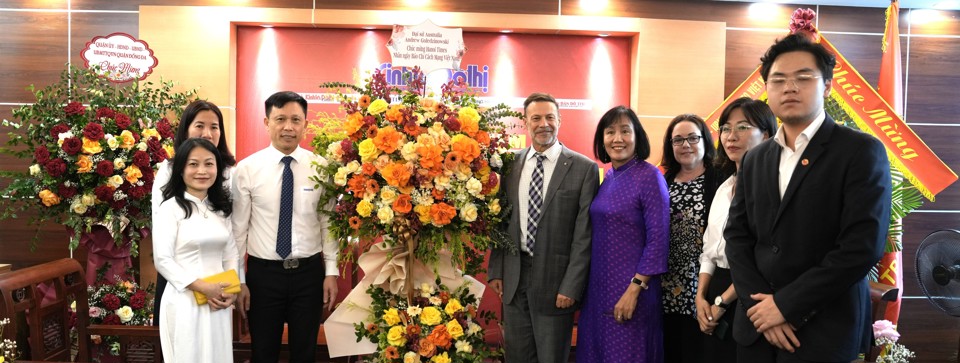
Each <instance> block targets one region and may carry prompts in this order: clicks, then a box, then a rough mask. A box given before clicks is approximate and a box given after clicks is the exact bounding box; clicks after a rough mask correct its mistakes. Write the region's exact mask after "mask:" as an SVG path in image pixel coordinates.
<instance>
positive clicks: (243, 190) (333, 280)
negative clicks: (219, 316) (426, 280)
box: [233, 92, 338, 362]
mask: <svg viewBox="0 0 960 363" xmlns="http://www.w3.org/2000/svg"><path fill="white" fill-rule="evenodd" d="M265 108H266V115H267V116H266V117H265V118H264V119H263V124H264V126H266V128H267V132H268V133H269V135H270V144H271V145H270V146H269V147H267V148H265V149H263V150H260V151H258V152H256V153H254V154H253V155H250V156H249V157H247V158H246V159H244V160H242V161H240V163H238V164H237V167H236V170H235V174H234V181H233V198H234V199H233V211H234V212H233V234H234V237H235V238H236V241H237V248H239V249H240V257H241V264H240V266H244V263H243V257H244V255H247V256H248V258H247V261H246V266H247V268H246V273H245V274H244V273H242V271H241V273H240V281H241V290H240V296H239V298H238V299H237V308H238V309H239V310H240V314H241V315H242V316H244V317H245V318H247V319H248V322H249V325H250V338H251V348H252V351H253V352H252V353H253V357H252V358H253V359H252V361H254V362H276V361H277V360H278V359H279V356H280V346H281V339H282V336H283V327H284V323H286V324H287V337H288V339H287V341H288V344H289V347H290V361H291V362H313V361H315V358H314V357H315V354H316V353H315V350H316V342H317V331H318V330H319V327H320V318H321V304H322V305H323V307H326V308H327V309H332V308H333V305H334V300H335V299H336V297H337V273H338V271H337V243H336V241H334V240H333V239H332V238H331V237H330V235H329V234H328V231H327V217H326V216H324V215H322V214H320V213H318V212H317V203H318V201H319V199H320V196H321V194H322V191H320V190H316V189H314V184H315V183H314V182H313V181H311V180H310V177H311V176H313V175H315V173H316V172H315V170H314V167H313V163H314V162H317V163H325V162H326V161H325V160H323V158H322V157H320V156H318V155H315V154H314V153H312V152H310V151H307V150H305V149H303V148H301V147H300V146H299V145H300V140H301V139H302V138H303V134H304V131H305V129H306V123H307V120H306V113H307V101H306V100H305V99H304V98H303V97H301V96H300V95H298V94H296V93H294V92H277V93H274V94H273V95H271V96H270V97H269V98H267V100H266V102H265ZM241 270H243V269H241Z"/></svg>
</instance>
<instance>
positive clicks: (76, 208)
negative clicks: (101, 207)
mask: <svg viewBox="0 0 960 363" xmlns="http://www.w3.org/2000/svg"><path fill="white" fill-rule="evenodd" d="M70 210H71V211H73V213H76V214H84V213H86V212H87V206H86V205H84V204H83V202H82V201H81V200H80V198H74V200H73V203H70Z"/></svg>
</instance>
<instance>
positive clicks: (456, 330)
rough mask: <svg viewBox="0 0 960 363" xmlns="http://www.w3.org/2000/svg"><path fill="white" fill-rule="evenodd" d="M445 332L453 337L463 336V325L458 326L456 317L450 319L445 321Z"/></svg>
mask: <svg viewBox="0 0 960 363" xmlns="http://www.w3.org/2000/svg"><path fill="white" fill-rule="evenodd" d="M447 308H448V309H449V308H450V304H447ZM447 333H450V337H451V338H453V339H458V338H460V337H462V336H463V327H462V326H460V323H458V322H457V320H456V319H453V320H450V322H449V323H447Z"/></svg>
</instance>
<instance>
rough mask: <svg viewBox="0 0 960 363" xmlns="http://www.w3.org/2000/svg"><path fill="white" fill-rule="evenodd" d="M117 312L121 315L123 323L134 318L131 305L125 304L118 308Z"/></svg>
mask: <svg viewBox="0 0 960 363" xmlns="http://www.w3.org/2000/svg"><path fill="white" fill-rule="evenodd" d="M115 312H116V313H117V316H119V317H120V322H121V323H127V322H128V321H130V319H133V309H131V308H130V307H129V306H123V307H121V308H119V309H117V311H115Z"/></svg>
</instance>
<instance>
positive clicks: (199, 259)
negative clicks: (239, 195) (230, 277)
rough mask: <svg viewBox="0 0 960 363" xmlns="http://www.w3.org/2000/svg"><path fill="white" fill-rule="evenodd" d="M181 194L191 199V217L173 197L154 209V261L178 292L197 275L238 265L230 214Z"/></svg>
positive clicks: (188, 199)
mask: <svg viewBox="0 0 960 363" xmlns="http://www.w3.org/2000/svg"><path fill="white" fill-rule="evenodd" d="M183 197H184V199H186V200H187V202H188V204H189V202H193V203H192V204H191V208H193V210H192V212H191V214H190V218H186V213H185V212H184V211H183V208H181V207H180V204H177V201H176V200H175V199H174V198H170V199H168V200H166V201H165V202H164V203H162V204H161V205H160V207H159V208H157V210H155V211H153V222H154V231H153V260H154V264H155V265H156V267H157V271H159V272H160V274H161V275H163V277H165V278H166V279H167V282H169V283H170V285H171V286H173V287H174V288H175V289H176V290H177V291H180V292H183V291H186V289H187V286H189V285H190V284H192V283H193V282H194V281H196V280H197V279H199V278H202V277H207V276H210V275H213V274H217V273H220V272H223V271H227V270H230V269H237V267H238V258H237V248H236V245H234V239H233V236H232V235H231V231H232V229H231V227H230V218H227V217H224V216H223V215H222V214H220V213H219V212H214V211H212V210H210V206H209V204H208V203H207V202H208V200H207V199H204V200H200V199H198V198H197V197H194V196H192V195H190V194H189V193H184V195H183Z"/></svg>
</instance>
